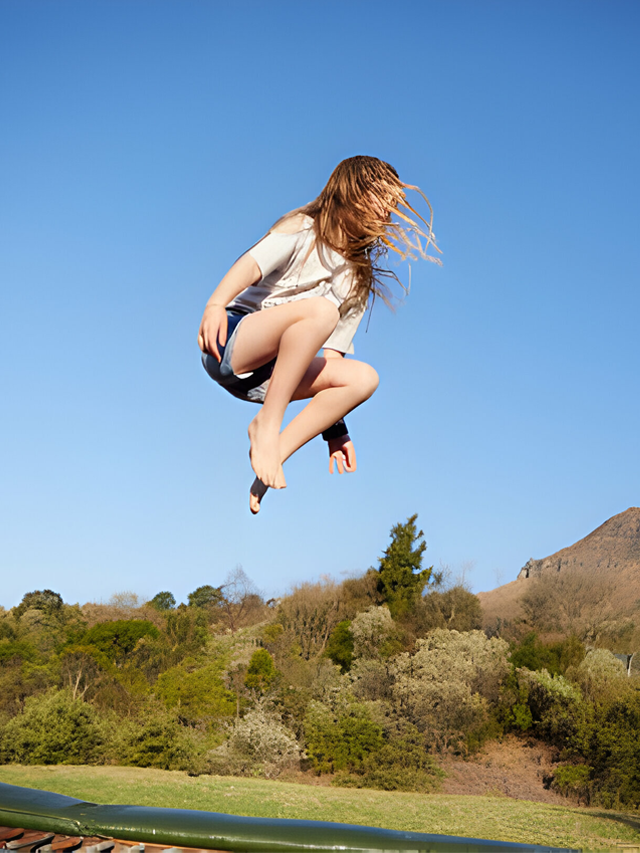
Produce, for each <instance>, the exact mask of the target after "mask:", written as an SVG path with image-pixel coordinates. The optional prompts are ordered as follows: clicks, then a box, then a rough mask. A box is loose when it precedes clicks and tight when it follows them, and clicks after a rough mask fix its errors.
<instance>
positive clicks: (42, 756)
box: [0, 690, 109, 764]
mask: <svg viewBox="0 0 640 853" xmlns="http://www.w3.org/2000/svg"><path fill="white" fill-rule="evenodd" d="M108 740H109V734H108V728H107V726H106V725H105V722H104V721H103V720H101V719H100V718H99V716H98V714H97V712H96V711H95V709H94V708H93V707H92V706H91V705H88V704H87V703H86V702H82V701H80V700H78V699H73V698H72V696H71V694H70V693H68V692H67V691H64V690H59V691H55V690H51V691H49V692H48V693H46V694H44V695H41V696H32V697H30V698H28V699H27V700H26V702H25V708H24V712H23V713H22V714H19V715H18V716H16V717H14V718H13V719H11V720H9V722H8V723H7V724H6V725H5V726H4V728H3V729H2V732H1V734H0V763H8V762H17V763H21V764H98V763H100V762H101V761H102V760H103V759H104V755H105V751H106V748H107V744H108Z"/></svg>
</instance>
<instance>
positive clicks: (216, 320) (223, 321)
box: [198, 303, 227, 361]
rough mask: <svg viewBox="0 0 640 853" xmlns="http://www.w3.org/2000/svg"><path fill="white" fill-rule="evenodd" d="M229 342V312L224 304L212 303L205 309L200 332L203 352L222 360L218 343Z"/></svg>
mask: <svg viewBox="0 0 640 853" xmlns="http://www.w3.org/2000/svg"><path fill="white" fill-rule="evenodd" d="M226 342H227V312H226V311H225V309H224V307H223V306H222V305H216V304H215V303H210V304H208V305H207V307H206V308H205V309H204V314H203V315H202V322H201V323H200V331H199V332H198V346H199V347H200V349H201V350H202V352H208V353H210V354H211V355H212V356H214V357H215V358H217V360H218V361H220V358H221V356H220V351H219V349H218V344H220V346H221V347H223V346H224V345H225V344H226Z"/></svg>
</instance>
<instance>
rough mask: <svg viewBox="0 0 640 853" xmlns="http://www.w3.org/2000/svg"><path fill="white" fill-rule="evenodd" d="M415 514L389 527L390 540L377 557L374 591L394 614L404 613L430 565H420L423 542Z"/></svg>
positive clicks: (426, 579) (414, 599) (419, 593)
mask: <svg viewBox="0 0 640 853" xmlns="http://www.w3.org/2000/svg"><path fill="white" fill-rule="evenodd" d="M417 517H418V515H417V513H416V514H414V515H412V516H411V517H410V518H408V519H407V523H406V524H396V525H395V526H394V527H392V528H391V544H390V545H389V547H388V548H387V550H386V551H385V552H384V556H382V557H380V559H379V563H380V568H379V569H378V570H377V574H378V583H377V589H378V593H379V594H380V595H381V597H382V599H383V602H384V603H386V604H387V605H388V606H389V610H390V611H391V615H392V616H393V617H394V618H397V617H399V616H400V617H401V616H404V615H405V614H407V613H408V612H409V611H410V610H411V609H412V608H413V606H414V604H415V603H416V602H417V601H419V600H420V598H421V597H422V592H423V590H424V588H425V586H426V585H427V583H428V582H429V578H430V577H431V572H432V569H433V566H431V567H430V568H428V569H423V568H422V555H423V554H424V552H425V551H426V550H427V543H426V542H424V541H420V540H421V539H422V537H423V536H424V533H423V532H422V530H420V531H418V530H417V529H416V519H417Z"/></svg>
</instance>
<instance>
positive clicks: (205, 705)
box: [155, 660, 236, 726]
mask: <svg viewBox="0 0 640 853" xmlns="http://www.w3.org/2000/svg"><path fill="white" fill-rule="evenodd" d="M221 663H222V662H221V661H213V662H208V663H204V664H203V663H201V664H200V665H198V664H197V663H196V662H195V661H189V660H186V661H184V662H183V663H181V664H180V665H178V666H175V667H172V668H171V669H168V670H167V671H166V672H163V673H162V674H161V675H160V676H159V678H158V680H157V682H156V685H155V694H156V696H158V698H159V699H161V700H162V701H163V702H164V704H165V705H166V707H167V708H173V709H176V711H177V713H178V715H179V717H180V718H181V719H182V720H184V721H185V722H186V723H189V724H195V723H196V722H197V721H199V720H200V721H202V722H205V723H207V724H208V725H209V726H211V725H213V726H215V725H216V723H217V722H218V720H219V718H220V717H230V716H232V715H233V714H234V713H235V710H236V703H235V697H234V695H233V693H231V691H230V690H227V688H226V687H225V686H224V682H223V680H222V666H221Z"/></svg>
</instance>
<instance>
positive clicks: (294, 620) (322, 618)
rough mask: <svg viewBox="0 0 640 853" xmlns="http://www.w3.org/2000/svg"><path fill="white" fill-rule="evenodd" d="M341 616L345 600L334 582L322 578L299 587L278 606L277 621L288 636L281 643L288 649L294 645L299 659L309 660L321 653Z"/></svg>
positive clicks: (341, 618) (342, 617) (343, 611)
mask: <svg viewBox="0 0 640 853" xmlns="http://www.w3.org/2000/svg"><path fill="white" fill-rule="evenodd" d="M344 614H345V607H344V600H343V598H342V596H341V595H340V588H339V587H338V585H337V584H336V583H334V582H333V581H331V580H329V579H326V578H325V579H324V580H323V581H321V582H320V583H315V584H312V583H303V584H300V585H299V586H297V587H295V588H294V589H293V591H292V592H291V595H288V596H287V597H286V598H285V599H284V600H283V601H282V602H281V603H280V606H279V607H278V621H279V623H280V624H281V625H282V628H283V631H284V633H285V634H286V635H287V636H286V640H285V638H283V641H284V642H286V643H287V644H288V645H289V646H291V645H292V644H293V643H294V642H295V643H296V644H297V645H299V647H300V652H301V654H302V657H303V658H305V659H306V660H309V659H310V658H311V657H313V656H314V655H316V654H322V653H323V652H324V650H325V648H326V645H327V641H328V639H329V636H330V634H331V632H332V631H333V630H334V628H335V627H336V625H337V624H338V622H341V621H343V619H344ZM278 665H280V661H278Z"/></svg>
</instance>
